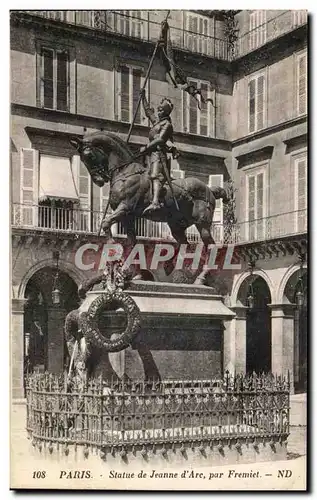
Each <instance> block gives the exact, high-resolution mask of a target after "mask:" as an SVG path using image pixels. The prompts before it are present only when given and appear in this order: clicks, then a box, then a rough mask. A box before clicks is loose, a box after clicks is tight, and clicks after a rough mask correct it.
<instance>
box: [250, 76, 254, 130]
mask: <svg viewBox="0 0 317 500" xmlns="http://www.w3.org/2000/svg"><path fill="white" fill-rule="evenodd" d="M254 130H255V80H251V81H250V82H249V132H254Z"/></svg>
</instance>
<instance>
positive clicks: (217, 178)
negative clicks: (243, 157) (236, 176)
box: [208, 174, 223, 243]
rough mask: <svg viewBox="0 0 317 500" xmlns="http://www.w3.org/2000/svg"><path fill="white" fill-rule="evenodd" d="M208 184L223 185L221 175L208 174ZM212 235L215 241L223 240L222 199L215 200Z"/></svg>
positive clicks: (213, 185) (210, 185) (211, 185)
mask: <svg viewBox="0 0 317 500" xmlns="http://www.w3.org/2000/svg"><path fill="white" fill-rule="evenodd" d="M208 186H209V187H210V188H213V187H218V186H220V187H223V175H222V174H214V175H210V176H209V180H208ZM213 237H214V240H215V242H216V243H221V242H222V241H223V202H222V200H221V199H220V200H216V208H215V211H214V216H213Z"/></svg>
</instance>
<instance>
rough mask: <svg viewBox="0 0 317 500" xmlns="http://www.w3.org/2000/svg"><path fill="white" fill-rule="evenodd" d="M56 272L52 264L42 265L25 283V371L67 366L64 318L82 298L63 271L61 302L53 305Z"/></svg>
mask: <svg viewBox="0 0 317 500" xmlns="http://www.w3.org/2000/svg"><path fill="white" fill-rule="evenodd" d="M55 273H56V270H55V268H53V267H50V266H45V267H42V268H41V269H39V270H37V271H36V272H35V273H34V274H32V276H31V277H30V278H29V280H28V282H27V284H26V286H25V291H24V298H25V305H24V318H23V335H24V355H23V359H24V373H26V372H30V371H49V372H52V373H60V372H62V371H63V369H64V366H65V355H66V350H65V344H64V334H63V325H64V320H65V317H66V314H67V313H68V312H69V311H71V310H72V309H75V308H77V307H78V306H79V298H78V295H77V284H76V283H75V281H74V280H73V279H72V278H71V277H70V276H69V275H68V274H67V273H66V272H64V271H60V272H59V277H58V288H59V290H60V303H59V304H53V302H52V290H53V285H54V278H55Z"/></svg>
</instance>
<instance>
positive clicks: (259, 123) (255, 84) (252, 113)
mask: <svg viewBox="0 0 317 500" xmlns="http://www.w3.org/2000/svg"><path fill="white" fill-rule="evenodd" d="M248 105H249V132H256V131H257V130H261V129H263V128H264V127H265V125H266V105H267V103H266V76H265V75H264V74H263V73H262V74H259V75H257V76H255V77H254V76H253V77H252V78H251V79H250V80H249V85H248Z"/></svg>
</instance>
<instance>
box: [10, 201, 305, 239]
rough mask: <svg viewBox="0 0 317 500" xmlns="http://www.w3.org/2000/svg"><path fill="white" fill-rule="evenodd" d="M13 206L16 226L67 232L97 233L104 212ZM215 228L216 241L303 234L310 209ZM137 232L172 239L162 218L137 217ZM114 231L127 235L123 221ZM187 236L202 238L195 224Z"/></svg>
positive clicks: (214, 226) (155, 237)
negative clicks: (155, 220)
mask: <svg viewBox="0 0 317 500" xmlns="http://www.w3.org/2000/svg"><path fill="white" fill-rule="evenodd" d="M12 209H13V210H12V226H13V227H14V228H23V229H40V230H42V231H61V232H65V233H67V232H68V233H91V234H97V233H98V231H99V227H100V223H101V219H102V215H103V214H102V212H93V211H90V210H81V209H75V208H74V209H65V208H52V207H44V206H39V205H22V204H19V203H14V204H13V207H12ZM212 232H213V237H214V240H215V242H216V243H218V244H219V243H220V244H221V243H222V244H236V245H241V244H244V243H252V242H257V241H265V240H271V239H275V238H283V237H287V236H293V235H296V234H302V233H306V232H307V209H304V210H298V211H294V212H287V213H283V214H278V215H273V216H271V217H265V218H263V219H257V220H253V221H244V222H240V223H237V224H236V225H235V226H234V227H232V228H229V227H227V226H226V225H225V224H213V228H212ZM136 233H137V237H138V238H142V239H154V240H163V241H173V237H172V235H171V233H170V230H169V227H168V225H167V224H166V223H163V222H152V221H148V220H146V219H137V221H136ZM113 234H114V235H115V236H116V237H118V238H123V237H125V236H126V235H125V232H124V228H123V227H122V225H121V224H116V225H115V226H113ZM187 237H188V240H189V242H191V243H198V242H201V239H200V236H199V233H198V231H197V229H196V227H195V226H191V227H190V228H188V230H187Z"/></svg>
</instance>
